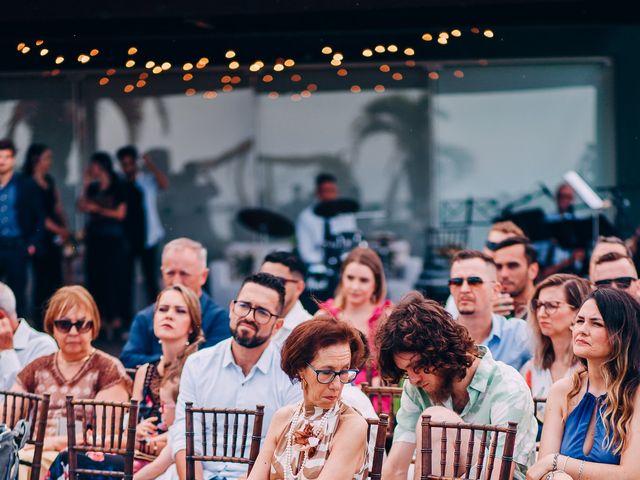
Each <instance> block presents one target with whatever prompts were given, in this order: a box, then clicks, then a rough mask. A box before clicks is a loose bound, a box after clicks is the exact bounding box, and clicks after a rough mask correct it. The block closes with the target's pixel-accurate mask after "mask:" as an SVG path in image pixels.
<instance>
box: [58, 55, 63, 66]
mask: <svg viewBox="0 0 640 480" xmlns="http://www.w3.org/2000/svg"><path fill="white" fill-rule="evenodd" d="M62 62H64V57H63V56H57V57H56V65H60V64H61V63H62Z"/></svg>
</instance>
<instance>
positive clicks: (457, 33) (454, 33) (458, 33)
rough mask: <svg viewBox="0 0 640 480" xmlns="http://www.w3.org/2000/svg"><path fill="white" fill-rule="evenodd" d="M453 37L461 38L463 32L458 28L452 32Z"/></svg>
mask: <svg viewBox="0 0 640 480" xmlns="http://www.w3.org/2000/svg"><path fill="white" fill-rule="evenodd" d="M451 35H453V36H454V37H461V36H462V32H461V31H460V30H458V29H457V28H456V29H454V30H451Z"/></svg>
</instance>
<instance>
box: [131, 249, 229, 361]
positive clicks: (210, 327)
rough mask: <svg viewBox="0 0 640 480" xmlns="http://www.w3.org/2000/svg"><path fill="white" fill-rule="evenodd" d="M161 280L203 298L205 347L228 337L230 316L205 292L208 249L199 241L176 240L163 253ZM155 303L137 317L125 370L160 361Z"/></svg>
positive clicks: (134, 321)
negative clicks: (184, 287) (203, 289)
mask: <svg viewBox="0 0 640 480" xmlns="http://www.w3.org/2000/svg"><path fill="white" fill-rule="evenodd" d="M160 270H161V272H162V281H163V283H164V286H165V287H169V286H171V285H176V284H178V283H179V284H182V285H184V286H186V287H189V288H190V289H191V290H193V291H194V292H195V294H196V295H197V296H198V297H200V308H201V309H202V331H203V332H204V336H205V344H204V346H206V347H210V346H212V345H215V344H216V343H218V342H219V341H220V340H224V339H225V338H227V337H229V314H228V313H227V311H226V310H224V309H222V308H220V307H219V306H218V305H217V304H216V303H215V302H214V301H213V300H212V299H211V297H210V296H209V295H207V294H206V293H205V292H204V291H202V286H203V285H204V284H205V282H206V281H207V276H208V275H209V269H208V268H207V250H206V249H205V248H204V247H203V246H202V244H201V243H200V242H196V241H195V240H191V239H189V238H176V239H175V240H172V241H170V242H169V243H167V244H166V245H165V247H164V250H163V251H162V266H161V267H160ZM154 310H155V304H151V305H149V306H148V307H146V308H144V309H143V310H141V311H140V312H138V314H137V315H136V316H135V317H134V319H133V323H132V325H131V330H130V332H129V339H128V340H127V343H126V344H125V346H124V348H123V350H122V354H121V356H120V359H121V360H122V363H123V364H124V365H125V367H129V368H133V367H136V366H138V365H142V364H143V363H147V362H155V361H156V360H158V359H159V358H160V355H161V354H162V349H161V347H160V344H159V343H158V339H157V338H156V336H155V335H154V334H153V313H154Z"/></svg>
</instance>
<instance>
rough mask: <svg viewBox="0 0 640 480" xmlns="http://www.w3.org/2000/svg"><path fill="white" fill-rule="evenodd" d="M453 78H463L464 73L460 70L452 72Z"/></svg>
mask: <svg viewBox="0 0 640 480" xmlns="http://www.w3.org/2000/svg"><path fill="white" fill-rule="evenodd" d="M453 76H454V77H456V78H464V72H463V71H462V70H456V71H455V72H453Z"/></svg>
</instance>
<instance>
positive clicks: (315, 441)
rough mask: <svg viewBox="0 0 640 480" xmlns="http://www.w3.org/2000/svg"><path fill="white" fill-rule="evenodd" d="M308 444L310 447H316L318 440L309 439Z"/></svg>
mask: <svg viewBox="0 0 640 480" xmlns="http://www.w3.org/2000/svg"><path fill="white" fill-rule="evenodd" d="M308 442H309V446H310V447H317V446H318V444H319V443H320V439H319V438H318V437H309V439H308Z"/></svg>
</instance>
